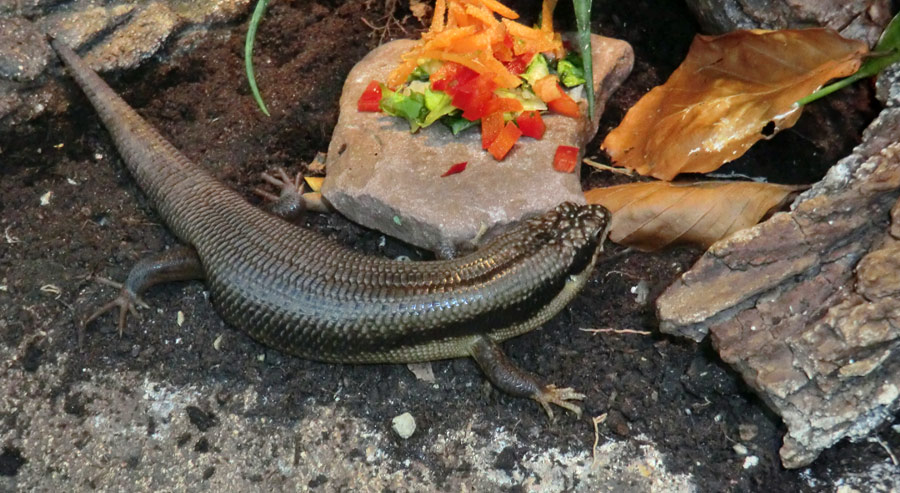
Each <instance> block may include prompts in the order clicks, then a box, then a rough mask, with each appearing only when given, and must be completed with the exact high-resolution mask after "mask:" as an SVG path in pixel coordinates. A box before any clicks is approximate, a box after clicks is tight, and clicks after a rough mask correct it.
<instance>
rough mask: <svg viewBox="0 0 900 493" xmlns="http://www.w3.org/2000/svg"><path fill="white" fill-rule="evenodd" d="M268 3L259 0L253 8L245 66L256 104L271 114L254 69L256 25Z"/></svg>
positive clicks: (264, 112) (265, 0)
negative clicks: (260, 91) (257, 83)
mask: <svg viewBox="0 0 900 493" xmlns="http://www.w3.org/2000/svg"><path fill="white" fill-rule="evenodd" d="M268 5H269V0H259V2H257V3H256V9H254V10H253V17H251V18H250V26H249V27H248V28H247V39H246V41H245V43H244V67H245V68H246V70H247V82H249V83H250V92H252V93H253V99H255V100H256V104H257V105H258V106H259V109H260V111H262V112H263V114H265V115H266V116H270V115H269V110H268V109H267V108H266V103H265V102H264V101H263V98H262V95H261V94H260V93H259V88H258V87H257V86H256V72H255V71H254V70H253V41H254V40H255V39H256V27H257V26H258V25H259V22H260V21H261V20H262V16H263V14H264V13H265V12H266V6H268Z"/></svg>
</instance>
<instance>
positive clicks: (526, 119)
mask: <svg viewBox="0 0 900 493" xmlns="http://www.w3.org/2000/svg"><path fill="white" fill-rule="evenodd" d="M516 124H518V125H519V129H520V130H521V131H522V135H524V136H526V137H531V138H533V139H538V140H540V139H541V138H543V137H544V131H546V130H547V126H546V125H544V119H543V118H541V113H540V112H538V111H528V112H525V113H522V114H521V115H519V116H518V117H517V118H516Z"/></svg>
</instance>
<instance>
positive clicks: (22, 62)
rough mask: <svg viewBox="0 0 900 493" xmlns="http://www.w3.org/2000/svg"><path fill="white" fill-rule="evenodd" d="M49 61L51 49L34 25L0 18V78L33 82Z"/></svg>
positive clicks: (20, 19)
mask: <svg viewBox="0 0 900 493" xmlns="http://www.w3.org/2000/svg"><path fill="white" fill-rule="evenodd" d="M49 60H50V45H48V44H47V40H46V39H45V38H44V35H43V34H41V32H40V31H38V30H37V28H35V26H34V24H32V23H31V22H29V21H27V20H25V19H23V18H21V17H11V18H6V19H4V18H0V78H4V79H11V80H14V81H19V82H28V81H31V80H34V79H35V78H36V77H37V76H38V75H40V74H41V72H43V71H44V67H46V66H47V62H48V61H49Z"/></svg>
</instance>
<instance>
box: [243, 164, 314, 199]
mask: <svg viewBox="0 0 900 493" xmlns="http://www.w3.org/2000/svg"><path fill="white" fill-rule="evenodd" d="M274 173H275V176H272V175H270V174H269V173H268V172H263V173H262V174H261V175H260V178H262V179H263V180H265V181H266V182H268V183H269V184H270V185H273V186H275V187H277V188H278V189H279V191H280V195H275V194H273V193H270V192H267V191H266V190H264V189H262V188H260V187H256V188H254V189H253V193H255V194H256V195H259V196H260V197H262V198H264V199H266V200H268V201H271V202H277V201H278V200H279V199H281V198H282V197H284V196H285V195H295V194H296V195H298V196H299V195H300V194H302V193H303V174H302V173H297V176H295V177H294V178H293V179H291V177H290V176H289V175H288V174H287V172H286V171H285V170H284V168H276V169H275V172H274Z"/></svg>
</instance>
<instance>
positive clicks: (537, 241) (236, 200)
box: [52, 40, 610, 418]
mask: <svg viewBox="0 0 900 493" xmlns="http://www.w3.org/2000/svg"><path fill="white" fill-rule="evenodd" d="M52 44H53V47H54V48H55V49H56V51H57V53H58V54H59V56H60V58H61V59H62V60H63V62H64V63H65V65H66V66H67V67H68V68H69V71H70V73H71V74H72V76H73V77H74V78H75V80H76V81H77V83H78V85H79V86H80V87H81V89H82V90H83V91H84V93H85V94H86V95H87V97H88V99H89V100H90V102H91V104H92V105H93V106H94V108H95V109H96V111H97V113H98V114H99V115H100V119H101V120H102V122H103V124H104V125H105V126H106V128H107V129H108V130H109V132H110V134H111V135H112V137H113V140H114V141H115V145H116V147H117V149H118V150H119V153H120V154H121V156H122V159H123V161H124V162H125V164H126V166H127V167H128V169H129V171H130V172H131V174H132V175H133V176H134V178H135V179H136V180H137V182H138V185H139V186H140V188H141V189H142V190H143V191H144V192H145V193H146V194H147V195H148V196H149V198H150V200H151V202H152V204H153V206H154V207H155V209H156V210H157V212H158V213H159V215H160V216H161V217H162V219H163V221H164V222H165V224H166V225H168V227H169V228H170V229H171V230H172V232H173V233H175V235H176V236H177V237H178V238H179V239H180V240H181V241H182V242H183V243H184V244H185V246H184V247H179V248H173V249H170V250H168V251H166V252H164V253H163V254H161V255H160V256H157V257H154V258H150V259H146V260H143V261H141V262H139V263H138V264H137V265H136V266H135V267H134V269H133V270H132V271H131V273H130V274H129V276H128V279H127V280H126V281H125V283H124V284H123V285H122V286H121V290H120V292H119V295H118V297H117V298H116V299H115V300H113V301H112V302H111V303H109V304H107V305H106V306H104V307H103V308H101V309H100V310H98V311H97V312H96V313H95V314H94V315H92V316H91V317H90V318H89V320H92V319H93V318H95V317H96V316H98V315H100V314H101V313H103V312H106V311H108V310H111V309H115V308H118V309H119V328H120V330H121V329H122V327H123V326H124V324H125V317H126V314H127V313H129V312H132V313H134V311H135V306H136V305H140V304H142V303H143V302H142V301H141V300H140V298H139V295H140V294H141V293H142V292H144V291H145V290H146V289H147V288H149V287H150V286H152V285H154V284H158V283H160V282H164V281H172V280H188V279H203V280H205V282H206V284H207V286H208V288H209V291H210V295H211V300H212V302H213V304H214V305H215V307H216V308H217V309H218V311H219V313H220V314H221V315H222V317H223V318H224V319H225V320H226V321H227V322H228V323H229V324H231V325H233V326H235V327H238V328H240V329H242V330H244V331H246V332H247V333H248V334H249V335H250V336H252V337H253V338H255V339H257V340H259V341H261V342H263V343H265V344H267V345H269V346H271V347H274V348H276V349H278V350H281V351H284V352H287V353H290V354H294V355H297V356H300V357H304V358H309V359H314V360H320V361H327V362H341V363H411V362H421V361H431V360H439V359H446V358H457V357H466V356H471V357H473V358H474V359H475V361H476V362H477V363H478V364H479V366H480V367H481V368H482V370H483V371H484V372H485V374H486V375H487V376H488V378H489V379H490V380H491V381H492V382H493V383H494V384H495V385H496V386H497V387H499V388H500V389H502V390H504V391H506V392H508V393H511V394H513V395H516V396H523V397H531V398H533V399H535V400H537V401H538V402H539V403H540V404H541V405H542V406H543V407H544V409H545V410H546V411H547V413H548V414H549V415H550V416H551V418H552V416H553V414H552V410H551V408H550V404H556V405H559V406H561V407H564V408H566V409H569V410H571V411H573V412H575V413H576V414H579V415H580V412H581V410H580V408H579V407H578V406H577V405H576V404H575V403H574V402H573V401H576V400H580V399H583V398H584V396H583V395H582V394H579V393H577V392H575V391H573V390H572V389H568V388H557V387H555V386H553V385H545V384H544V383H542V382H541V381H540V379H538V378H537V377H535V376H533V375H531V374H530V373H527V372H525V371H523V370H521V369H519V368H518V367H516V366H515V365H513V364H512V363H511V362H510V361H509V360H508V359H507V358H506V357H505V355H504V354H503V352H502V351H501V350H500V348H499V346H498V345H497V343H498V342H500V341H503V340H505V339H508V338H510V337H514V336H517V335H520V334H522V333H525V332H528V331H530V330H533V329H535V328H537V327H539V326H540V325H541V324H543V323H544V322H545V321H547V320H549V319H550V318H551V317H553V316H554V315H555V314H557V313H558V312H559V311H560V310H561V309H562V308H563V307H564V306H565V305H566V304H567V303H568V302H569V301H570V300H571V299H572V298H574V297H575V295H576V294H577V292H578V291H579V290H580V289H581V288H582V287H583V286H584V284H585V283H586V282H587V280H588V278H589V277H590V275H591V272H592V271H593V268H594V266H595V264H596V263H597V260H598V258H599V256H600V253H601V251H602V246H603V242H604V240H605V238H606V233H607V228H608V224H609V217H610V216H609V212H608V211H607V210H606V209H604V208H603V207H601V206H596V205H587V206H581V205H575V204H571V203H564V204H561V205H559V206H558V207H557V208H555V209H554V210H552V211H550V212H548V213H546V214H544V215H542V216H538V217H535V218H533V219H530V220H526V221H524V222H522V223H521V224H519V225H518V226H516V227H514V228H513V229H511V230H510V231H509V232H507V233H506V234H504V235H502V236H499V237H498V238H497V239H495V240H494V241H492V242H490V243H489V244H487V245H485V246H484V247H483V248H482V249H480V250H479V251H477V252H475V253H473V254H470V255H467V256H464V257H460V258H456V259H451V260H437V261H425V262H408V261H396V260H391V259H385V258H379V257H374V256H368V255H365V254H362V253H359V252H356V251H353V250H350V249H347V248H345V247H342V246H340V245H338V244H337V243H334V242H332V241H331V240H329V239H327V238H325V237H323V236H321V235H319V234H317V233H315V232H313V231H309V230H306V229H303V228H299V227H296V226H295V225H293V224H291V223H290V222H288V221H286V220H284V219H282V218H279V217H276V216H275V215H272V214H270V213H267V212H265V211H263V210H261V209H259V208H257V207H254V206H253V205H251V204H250V203H248V202H247V201H245V200H244V198H243V197H241V196H240V195H239V194H238V193H237V192H235V191H233V190H231V189H229V188H228V187H226V186H225V185H224V184H223V183H221V182H220V181H219V180H218V179H216V178H215V177H213V176H212V175H211V174H210V173H209V172H208V171H206V170H205V169H203V168H201V167H199V166H197V165H196V164H194V163H192V162H190V161H189V160H188V159H187V158H186V157H184V156H183V155H182V154H181V153H180V152H179V151H178V150H176V149H175V148H174V147H173V146H172V145H171V144H170V143H169V142H167V141H166V140H165V139H164V138H163V137H162V136H161V135H160V134H159V133H158V132H157V131H156V130H155V129H153V128H152V127H151V126H150V125H149V124H148V123H147V122H145V121H144V120H143V119H142V118H141V117H140V116H139V115H138V114H137V113H136V112H135V111H134V110H133V109H131V108H130V107H129V106H128V105H127V103H125V101H123V100H122V99H121V98H120V97H118V96H117V95H116V94H115V93H114V92H113V90H112V89H111V88H110V87H109V86H108V85H106V83H105V82H103V80H102V79H100V77H98V76H97V74H96V73H94V72H93V71H92V70H91V69H90V68H88V67H87V66H86V65H85V64H84V62H83V61H82V60H81V59H80V58H79V57H78V55H76V54H75V53H74V52H73V51H72V50H71V49H69V48H68V47H67V46H65V45H64V44H62V43H60V42H59V41H58V40H54V41H52Z"/></svg>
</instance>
